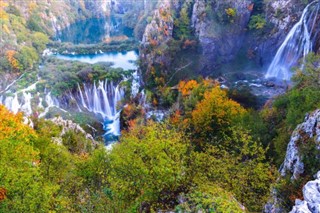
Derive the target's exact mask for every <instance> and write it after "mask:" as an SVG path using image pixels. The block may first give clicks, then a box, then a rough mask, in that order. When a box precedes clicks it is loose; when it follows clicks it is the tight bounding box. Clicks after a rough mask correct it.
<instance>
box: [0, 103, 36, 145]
mask: <svg viewBox="0 0 320 213" xmlns="http://www.w3.org/2000/svg"><path fill="white" fill-rule="evenodd" d="M22 120H23V117H22V114H21V113H18V114H16V115H15V114H13V113H12V112H10V111H9V110H7V109H6V108H5V107H4V106H3V105H0V141H2V140H4V139H14V140H19V141H22V142H23V141H24V142H30V141H31V140H32V139H34V138H35V137H36V134H35V132H34V130H33V129H31V128H30V127H29V126H27V125H25V124H23V123H22ZM0 144H1V142H0Z"/></svg>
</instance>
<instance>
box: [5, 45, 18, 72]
mask: <svg viewBox="0 0 320 213" xmlns="http://www.w3.org/2000/svg"><path fill="white" fill-rule="evenodd" d="M16 53H17V52H16V51H15V50H8V51H7V52H6V57H7V59H8V61H9V63H10V65H11V67H12V68H13V69H16V70H18V69H19V67H20V65H19V62H18V60H17V59H16V58H15V55H16Z"/></svg>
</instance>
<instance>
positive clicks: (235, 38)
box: [192, 0, 252, 74]
mask: <svg viewBox="0 0 320 213" xmlns="http://www.w3.org/2000/svg"><path fill="white" fill-rule="evenodd" d="M250 6H252V3H251V1H249V0H227V1H211V2H207V1H205V0H195V4H194V7H193V14H192V26H193V27H194V29H195V34H196V36H197V37H198V38H199V41H200V46H201V54H202V57H201V63H200V64H202V66H201V67H200V69H201V72H202V73H204V74H210V71H211V70H210V69H213V68H216V67H217V66H219V65H221V64H222V63H226V62H230V61H231V60H232V59H233V58H234V57H235V55H236V54H237V53H238V51H239V49H240V48H241V47H242V45H243V40H244V38H245V32H246V27H247V24H248V22H249V19H250V14H251V9H250V8H251V7H250ZM228 10H229V12H231V13H232V12H234V14H230V13H229V14H230V15H229V14H228Z"/></svg>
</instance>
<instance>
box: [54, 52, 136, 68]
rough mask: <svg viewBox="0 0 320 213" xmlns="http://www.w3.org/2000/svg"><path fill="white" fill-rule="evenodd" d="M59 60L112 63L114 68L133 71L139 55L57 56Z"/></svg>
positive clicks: (118, 53) (128, 53)
mask: <svg viewBox="0 0 320 213" xmlns="http://www.w3.org/2000/svg"><path fill="white" fill-rule="evenodd" d="M57 58H59V59H63V60H71V61H80V62H84V63H89V64H95V63H99V62H112V63H113V65H112V67H114V68H122V69H124V70H131V69H132V70H133V69H136V68H137V66H136V64H135V63H134V62H135V61H136V60H137V59H138V54H137V52H135V51H128V52H108V53H103V54H97V55H59V54H58V55H57Z"/></svg>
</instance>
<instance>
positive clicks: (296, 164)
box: [280, 110, 320, 179]
mask: <svg viewBox="0 0 320 213" xmlns="http://www.w3.org/2000/svg"><path fill="white" fill-rule="evenodd" d="M306 138H310V139H311V138H316V143H319V142H320V110H316V111H315V112H313V113H312V114H310V115H307V116H306V117H305V120H304V122H303V123H302V124H300V125H298V126H297V128H296V129H295V131H294V132H293V133H292V136H291V139H290V142H289V144H288V147H287V152H286V158H285V160H284V163H283V167H282V168H281V170H280V173H281V175H282V176H285V175H286V174H287V173H288V172H289V173H290V174H292V178H294V179H297V178H299V175H300V174H302V173H303V172H304V165H303V162H302V161H301V156H300V154H299V150H298V143H299V142H301V141H303V140H305V139H306Z"/></svg>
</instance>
